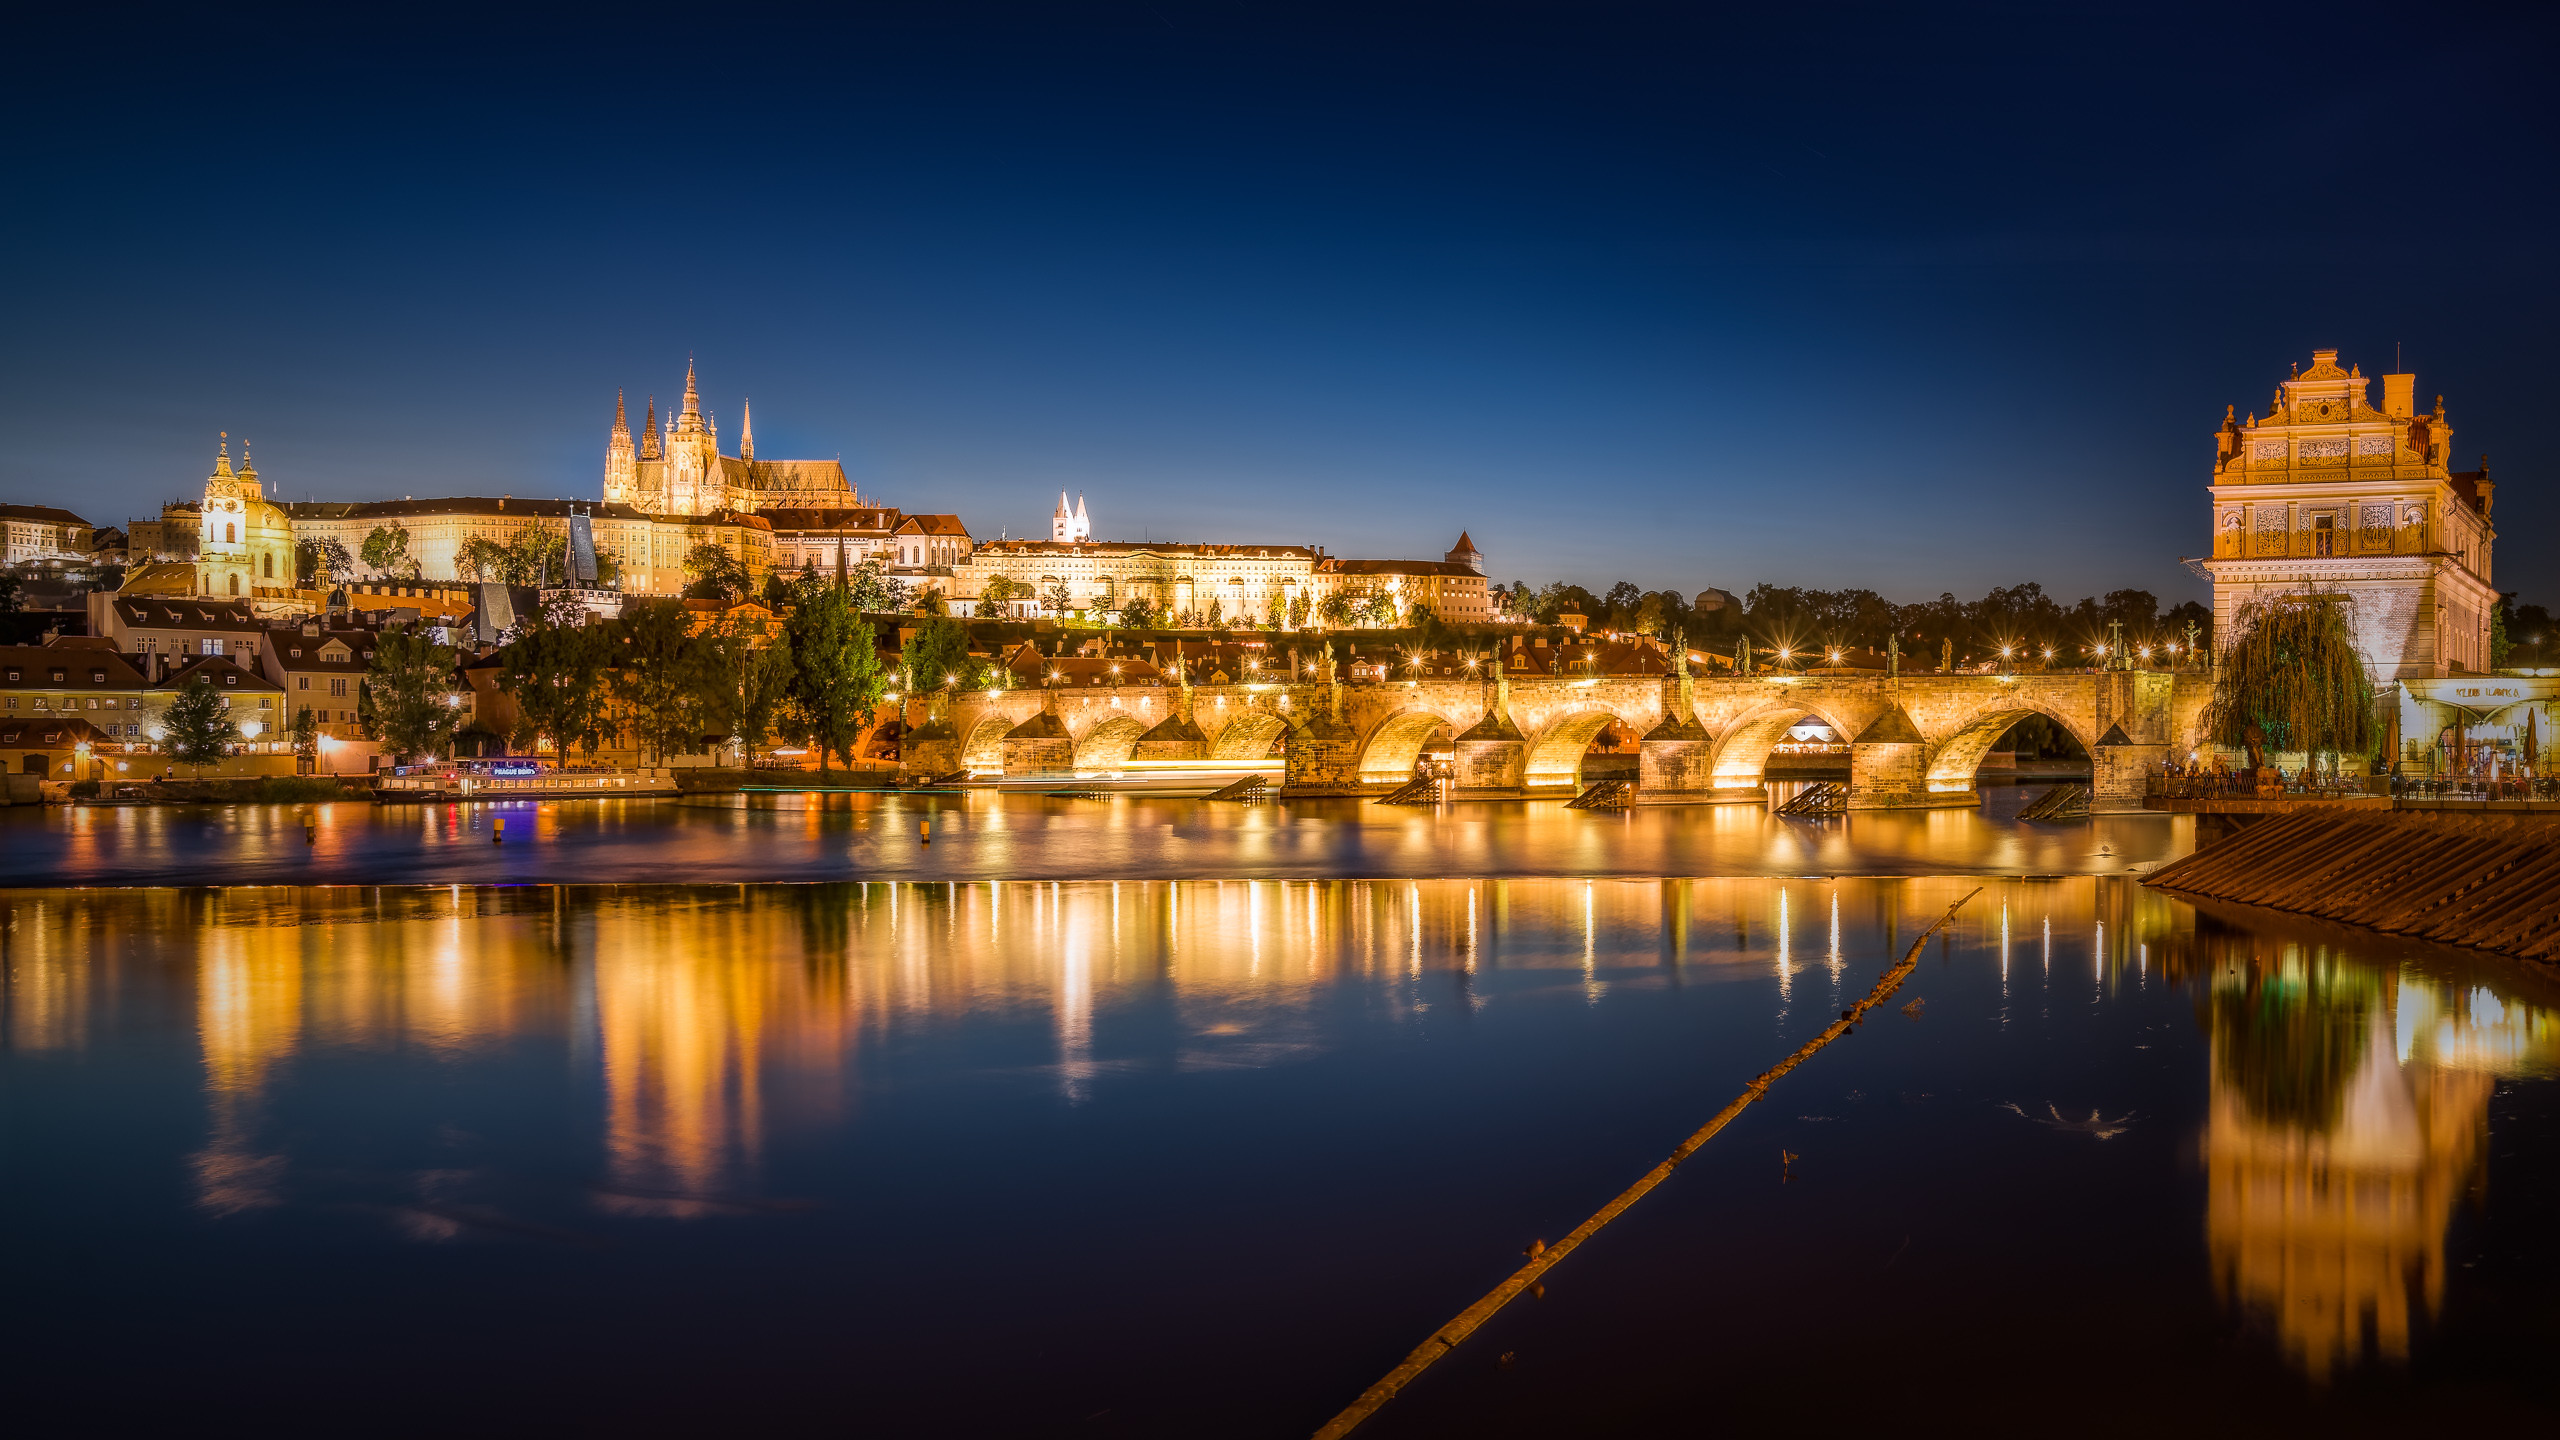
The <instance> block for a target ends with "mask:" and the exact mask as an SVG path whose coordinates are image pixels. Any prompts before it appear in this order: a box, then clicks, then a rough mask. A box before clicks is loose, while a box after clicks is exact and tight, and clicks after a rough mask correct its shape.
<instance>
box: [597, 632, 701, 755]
mask: <svg viewBox="0 0 2560 1440" xmlns="http://www.w3.org/2000/svg"><path fill="white" fill-rule="evenodd" d="M611 628H612V634H611V636H610V638H609V640H608V642H607V643H608V644H610V645H611V646H612V647H613V649H612V657H613V667H612V669H611V671H610V672H609V674H610V677H611V678H610V679H608V680H607V682H606V684H607V686H608V688H609V690H610V691H611V694H612V697H613V699H614V700H615V701H617V702H619V703H620V704H621V705H622V707H623V710H624V713H625V715H626V716H627V717H628V723H629V724H630V725H631V728H632V729H633V730H634V731H636V732H638V736H639V740H640V744H641V747H642V748H643V750H645V751H646V752H647V753H649V754H650V755H652V756H654V757H655V758H656V759H657V760H659V761H660V762H661V763H664V762H665V761H666V760H667V759H668V758H669V757H671V756H676V755H685V754H690V753H692V752H693V751H694V750H695V749H696V748H697V747H699V746H700V745H701V743H702V737H703V736H704V735H705V734H707V733H710V732H711V731H712V730H713V729H714V728H716V724H717V722H718V721H719V720H722V719H725V718H726V716H725V715H724V714H722V713H720V712H723V711H725V710H726V709H727V708H728V707H727V706H726V705H724V704H723V703H722V701H723V700H724V699H725V697H724V696H723V694H722V691H723V689H724V688H725V686H724V685H723V681H724V680H725V678H726V677H725V676H724V675H722V674H721V670H720V667H719V665H718V664H717V663H716V661H717V658H718V657H717V656H716V655H715V654H714V653H713V648H712V646H711V645H710V644H709V643H708V642H706V641H705V640H703V639H702V638H701V637H698V636H696V635H695V634H694V633H693V616H692V614H691V612H689V611H687V610H686V609H685V608H684V604H683V602H682V601H678V600H641V601H636V602H633V603H632V604H629V605H626V606H624V607H623V611H622V614H621V616H620V618H618V619H617V620H615V621H614V623H613V626H612V627H611Z"/></svg>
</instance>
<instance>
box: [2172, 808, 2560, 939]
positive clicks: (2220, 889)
mask: <svg viewBox="0 0 2560 1440" xmlns="http://www.w3.org/2000/svg"><path fill="white" fill-rule="evenodd" d="M2143 883H2144V884H2147V885H2154V886H2158V887H2159V888H2161V889H2163V890H2174V891H2177V892H2179V893H2181V894H2187V895H2200V896H2204V897H2206V898H2208V899H2214V900H2231V901H2237V902H2239V903H2241V904H2245V905H2264V906H2266V907H2268V908H2269V909H2274V910H2286V911H2290V912H2292V913H2294V914H2297V915H2311V916H2316V917H2318V918H2320V919H2323V920H2335V921H2339V922H2341V923H2344V924H2348V925H2361V926H2363V927H2365V928H2366V929H2369V930H2379V931H2381V932H2383V933H2385V934H2388V935H2405V936H2407V937H2409V938H2410V939H2413V940H2428V941H2433V942H2434V943H2436V944H2439V945H2465V946H2469V947H2471V948H2473V949H2477V950H2492V951H2496V952H2497V953H2499V954H2501V955H2513V956H2517V957H2519V958H2521V959H2527V960H2541V961H2546V962H2548V961H2555V960H2560V819H2552V818H2545V817H2542V816H2536V815H2452V814H2441V813H2433V812H2428V813H2412V812H2407V811H2397V812H2394V811H2372V810H2350V811H2344V812H2335V813H2325V814H2324V813H2322V812H2320V811H2318V810H2302V811H2298V812H2296V813H2294V814H2291V815H2282V816H2276V817H2273V818H2270V819H2267V820H2263V821H2260V822H2259V823H2258V824H2255V825H2252V826H2250V827H2249V828H2248V829H2246V830H2243V831H2241V832H2240V833H2238V834H2236V835H2234V836H2232V837H2231V838H2230V839H2228V840H2223V841H2220V842H2218V843H2216V844H2214V845H2211V846H2208V847H2207V848H2205V849H2202V850H2199V851H2197V852H2196V853H2194V854H2193V855H2190V856H2188V857H2187V858H2186V859H2184V860H2180V861H2178V862H2176V863H2175V864H2170V865H2164V866H2162V867H2160V868H2159V869H2158V870H2155V871H2153V872H2152V873H2151V874H2150V875H2148V876H2146V877H2144V881H2143Z"/></svg>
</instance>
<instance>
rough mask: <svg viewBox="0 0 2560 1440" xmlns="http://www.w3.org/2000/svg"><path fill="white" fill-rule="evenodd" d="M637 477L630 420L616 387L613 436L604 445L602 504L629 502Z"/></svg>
mask: <svg viewBox="0 0 2560 1440" xmlns="http://www.w3.org/2000/svg"><path fill="white" fill-rule="evenodd" d="M639 479H640V465H639V456H637V455H636V454H634V453H633V452H632V449H631V421H630V418H629V417H628V416H627V415H626V414H625V413H624V411H623V408H622V392H621V391H618V390H617V391H615V392H614V396H613V435H612V437H611V438H610V439H608V440H606V441H605V446H604V498H605V503H606V504H609V505H617V504H618V505H628V504H630V503H631V496H632V491H633V487H634V486H636V485H637V484H638V483H639Z"/></svg>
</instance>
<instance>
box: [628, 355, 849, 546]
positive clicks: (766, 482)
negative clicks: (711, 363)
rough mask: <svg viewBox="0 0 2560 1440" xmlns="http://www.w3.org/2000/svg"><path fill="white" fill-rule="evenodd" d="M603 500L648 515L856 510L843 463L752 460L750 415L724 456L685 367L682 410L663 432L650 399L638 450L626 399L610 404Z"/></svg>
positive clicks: (744, 416) (747, 412)
mask: <svg viewBox="0 0 2560 1440" xmlns="http://www.w3.org/2000/svg"><path fill="white" fill-rule="evenodd" d="M604 500H605V503H606V504H609V505H628V506H630V507H632V508H633V509H635V510H638V511H640V512H642V513H643V514H648V515H713V514H718V513H720V512H722V511H736V512H743V513H746V514H754V513H755V512H757V511H760V510H765V509H795V510H808V509H827V508H844V509H850V508H852V507H854V506H857V505H859V504H860V503H861V501H860V499H859V497H857V496H856V495H855V494H854V491H853V485H852V483H851V482H850V481H848V480H846V479H845V473H844V462H843V461H841V460H759V459H757V458H756V427H755V413H754V411H753V410H752V409H743V408H742V412H741V417H740V425H739V435H738V453H737V454H735V455H723V454H721V453H720V430H719V426H718V425H717V424H716V423H715V422H714V421H713V419H712V418H711V417H709V416H706V415H705V414H704V413H703V411H702V392H701V389H700V387H699V386H697V385H696V384H695V383H694V372H693V365H692V363H691V362H690V361H688V362H687V363H686V365H685V367H684V408H683V409H682V410H681V411H679V412H677V413H676V414H675V415H673V416H671V417H669V419H668V420H667V422H666V424H665V425H664V427H663V428H661V426H660V424H659V421H658V401H657V397H656V396H651V397H650V398H649V409H648V413H647V416H646V418H645V419H643V420H642V422H641V426H640V434H639V436H638V438H637V440H636V442H635V440H634V437H633V436H632V433H631V423H630V419H629V413H628V412H627V411H626V410H625V409H624V402H623V397H622V396H620V395H616V396H614V397H613V431H612V434H611V435H610V437H609V438H608V439H607V440H606V442H605V451H604Z"/></svg>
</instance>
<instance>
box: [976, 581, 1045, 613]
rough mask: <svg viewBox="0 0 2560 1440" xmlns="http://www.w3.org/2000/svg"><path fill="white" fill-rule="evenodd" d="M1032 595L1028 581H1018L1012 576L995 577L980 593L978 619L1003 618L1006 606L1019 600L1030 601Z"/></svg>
mask: <svg viewBox="0 0 2560 1440" xmlns="http://www.w3.org/2000/svg"><path fill="white" fill-rule="evenodd" d="M1032 593H1033V592H1032V589H1031V585H1030V583H1029V582H1028V581H1023V580H1016V579H1014V578H1013V577H1012V576H1010V575H998V576H995V577H994V578H992V579H990V580H988V581H987V584H986V588H985V589H983V590H981V591H979V592H978V618H979V619H981V620H994V619H998V618H1000V617H1002V616H1003V614H1004V607H1005V606H1007V605H1009V604H1012V603H1013V602H1015V601H1017V600H1028V599H1030V598H1031V596H1032Z"/></svg>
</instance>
